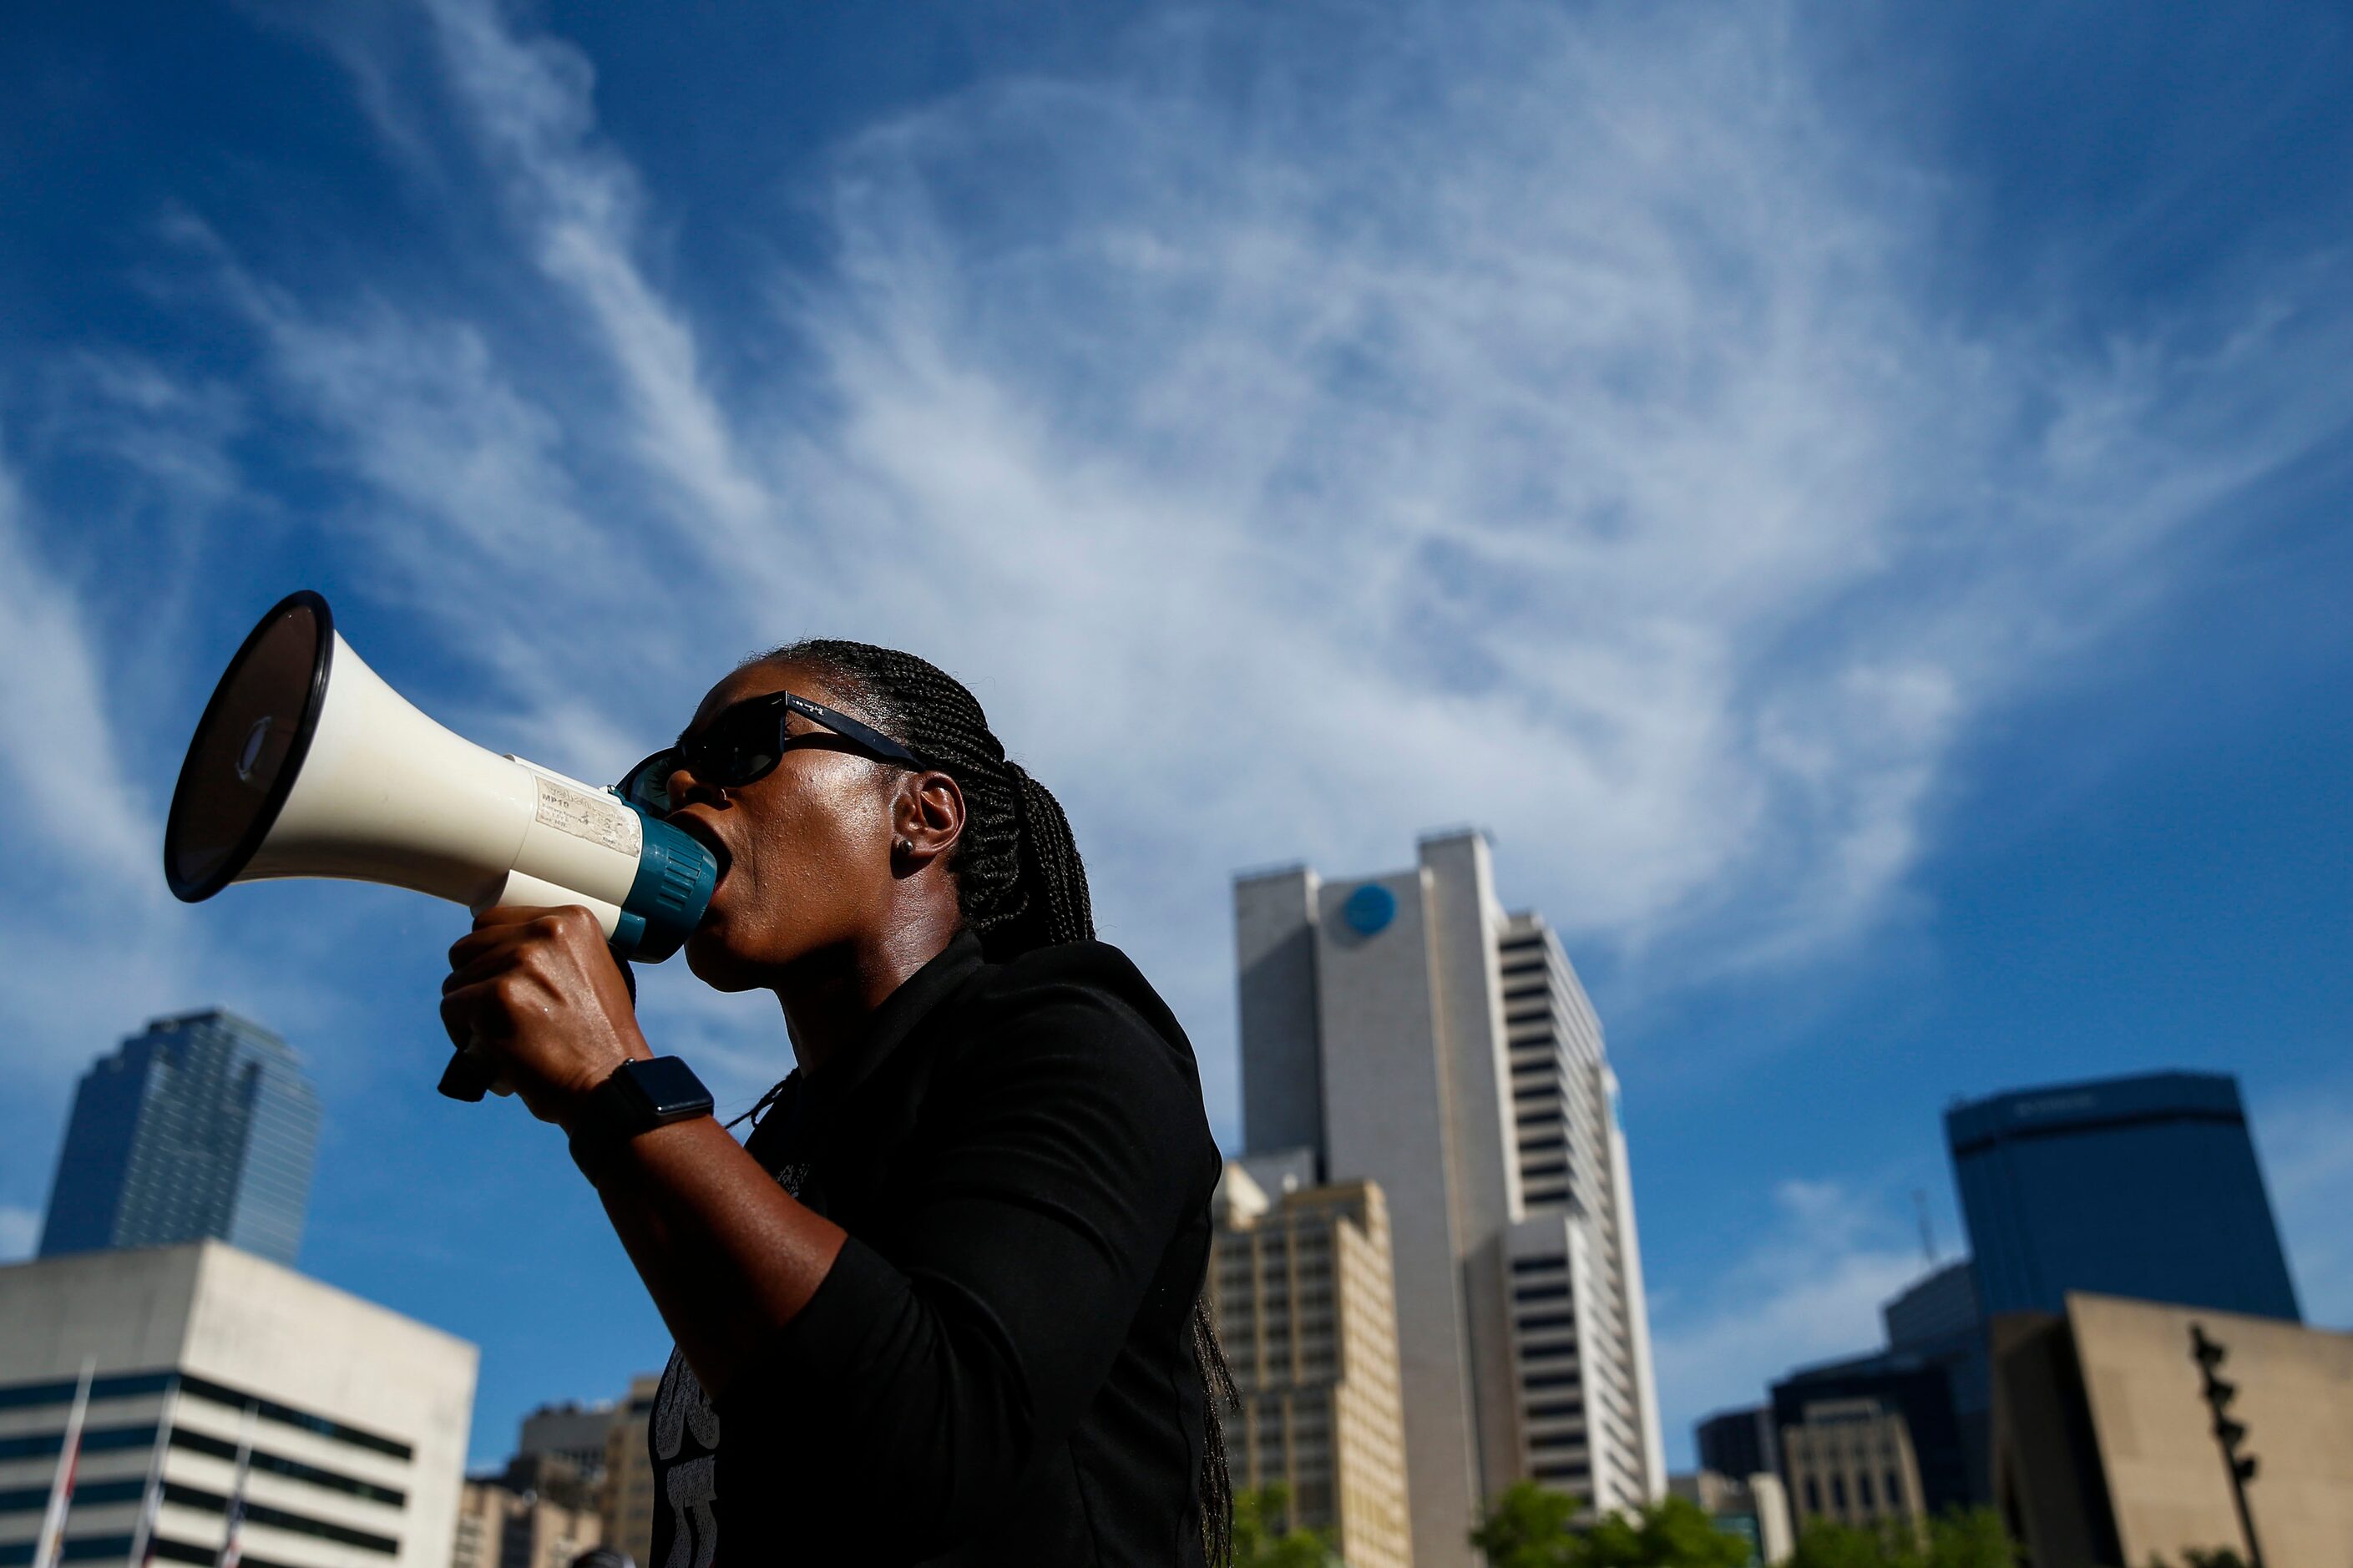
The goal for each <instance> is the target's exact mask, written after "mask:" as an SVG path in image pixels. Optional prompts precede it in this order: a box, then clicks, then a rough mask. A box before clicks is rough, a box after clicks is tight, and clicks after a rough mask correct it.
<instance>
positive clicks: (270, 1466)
mask: <svg viewBox="0 0 2353 1568" xmlns="http://www.w3.org/2000/svg"><path fill="white" fill-rule="evenodd" d="M169 1442H170V1445H171V1446H172V1447H174V1448H185V1449H186V1450H187V1451H189V1452H190V1453H195V1454H206V1455H210V1456H211V1457H213V1458H220V1459H228V1460H232V1461H234V1460H235V1459H236V1458H237V1445H236V1444H234V1443H231V1442H229V1441H227V1439H225V1438H221V1437H216V1436H213V1435H212V1434H211V1433H209V1432H193V1431H190V1430H189V1429H188V1428H186V1427H185V1426H174V1427H173V1428H172V1435H171V1437H170V1438H169ZM64 1446H65V1434H64V1433H63V1432H34V1433H27V1434H26V1435H24V1436H15V1437H0V1459H45V1458H51V1457H53V1456H54V1455H55V1454H56V1453H57V1452H58V1449H60V1448H62V1447H64ZM154 1446H155V1426H154V1424H153V1422H150V1423H148V1424H147V1425H146V1426H100V1427H95V1428H90V1427H85V1428H84V1429H83V1431H82V1435H81V1451H82V1452H83V1453H85V1454H108V1453H121V1451H123V1450H124V1449H133V1450H136V1449H143V1448H152V1447H154ZM247 1462H248V1464H250V1465H251V1467H252V1468H255V1469H257V1470H259V1471H261V1472H263V1473H264V1474H266V1475H273V1476H284V1477H287V1478H288V1479H291V1480H298V1481H303V1482H307V1483H308V1484H310V1485H311V1486H314V1487H321V1488H323V1489H327V1490H329V1491H336V1492H341V1493H343V1495H344V1496H346V1497H354V1498H360V1499H364V1500H366V1501H369V1502H380V1503H388V1504H390V1505H391V1506H392V1507H394V1508H401V1507H404V1506H406V1503H407V1501H408V1499H407V1496H406V1494H405V1493H403V1492H401V1491H399V1490H398V1489H396V1488H393V1487H385V1486H378V1485H376V1484H375V1482H373V1481H364V1480H361V1479H359V1478H358V1477H356V1476H347V1475H344V1474H343V1473H341V1472H340V1471H336V1470H330V1469H323V1468H321V1467H319V1466H317V1465H308V1464H304V1463H303V1462H302V1461H301V1460H300V1459H290V1458H287V1457H285V1456H284V1455H282V1454H273V1453H270V1452H269V1451H268V1450H267V1449H262V1448H256V1449H254V1450H253V1451H252V1453H251V1454H250V1455H249V1456H248V1461H247ZM94 1484H95V1483H94ZM107 1484H109V1485H112V1484H115V1483H111V1482H110V1483H107ZM142 1484H143V1483H142ZM20 1495H22V1496H30V1495H31V1494H30V1493H24V1494H19V1493H16V1492H0V1513H5V1512H9V1511H11V1510H12V1505H11V1503H10V1501H9V1500H10V1499H13V1498H17V1497H19V1496H20ZM40 1495H41V1500H42V1503H43V1504H44V1505H46V1503H47V1497H48V1493H47V1489H46V1488H44V1489H42V1490H41V1494H40ZM74 1495H75V1497H76V1498H78V1499H84V1500H89V1499H90V1488H87V1487H85V1488H82V1489H79V1490H77V1491H76V1492H75V1494H74ZM130 1495H131V1496H132V1497H133V1498H135V1497H136V1496H137V1495H138V1494H137V1492H136V1491H135V1490H134V1491H133V1492H132V1494H130ZM18 1506H23V1507H32V1506H34V1505H32V1504H21V1505H18Z"/></svg>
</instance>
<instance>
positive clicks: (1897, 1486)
mask: <svg viewBox="0 0 2353 1568" xmlns="http://www.w3.org/2000/svg"><path fill="white" fill-rule="evenodd" d="M1887 1506H1888V1507H1890V1508H1902V1507H1904V1506H1905V1503H1904V1479H1903V1478H1902V1477H1900V1476H1898V1475H1897V1474H1896V1473H1895V1472H1894V1470H1890V1471H1888V1472H1887Z"/></svg>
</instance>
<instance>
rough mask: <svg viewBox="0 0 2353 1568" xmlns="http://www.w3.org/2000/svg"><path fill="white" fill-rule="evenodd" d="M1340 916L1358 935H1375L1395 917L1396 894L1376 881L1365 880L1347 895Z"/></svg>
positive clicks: (1383, 929) (1384, 928)
mask: <svg viewBox="0 0 2353 1568" xmlns="http://www.w3.org/2000/svg"><path fill="white" fill-rule="evenodd" d="M1340 916H1341V918H1342V919H1343V920H1345V921H1347V922H1348V929H1349V930H1351V931H1355V932H1356V934H1357V935H1358V936H1375V935H1377V934H1378V933H1380V932H1381V931H1387V930H1388V923H1389V921H1393V920H1395V919H1397V895H1396V894H1395V893H1392V892H1390V891H1389V890H1388V889H1387V888H1384V887H1382V886H1381V885H1380V884H1379V883H1378V882H1367V883H1366V884H1365V885H1364V886H1363V887H1361V888H1358V889H1356V891H1355V892H1353V893H1350V894H1349V895H1348V901H1347V902H1346V903H1345V904H1342V905H1341V906H1340Z"/></svg>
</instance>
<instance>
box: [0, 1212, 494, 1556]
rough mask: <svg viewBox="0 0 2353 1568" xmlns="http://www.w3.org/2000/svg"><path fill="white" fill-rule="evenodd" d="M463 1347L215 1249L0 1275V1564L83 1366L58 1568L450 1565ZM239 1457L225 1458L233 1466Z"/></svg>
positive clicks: (67, 1414) (466, 1372) (35, 1517)
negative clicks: (238, 1506) (137, 1560)
mask: <svg viewBox="0 0 2353 1568" xmlns="http://www.w3.org/2000/svg"><path fill="white" fill-rule="evenodd" d="M475 1360H476V1352H475V1349H474V1347H473V1346H472V1345H470V1344H468V1343H467V1342H465V1341H463V1340H460V1339H458V1338H456V1337H454V1336H452V1335H449V1334H446V1333H443V1332H442V1331H439V1330H438V1329H433V1328H428V1327H427V1326H426V1325H425V1324H423V1323H420V1322H417V1321H414V1320H413V1319H409V1318H405V1317H403V1316H401V1315H400V1314H399V1313H397V1312H395V1311H392V1310H389V1309H388V1308H385V1307H379V1306H376V1305H375V1304H374V1303H373V1302H369V1301H363V1300H360V1299H359V1298H357V1297H355V1296H351V1295H346V1294H345V1293H344V1292H343V1291H341V1290H337V1289H333V1288H332V1287H331V1286H327V1285H322V1284H321V1283H319V1282H318V1281H317V1280H315V1279H306V1278H305V1277H304V1276H302V1275H300V1274H297V1273H295V1272H294V1271H293V1270H292V1269H290V1268H282V1267H280V1265H278V1264H275V1263H272V1262H270V1261H269V1260H268V1259H267V1258H257V1257H255V1256H254V1255H253V1254H251V1253H248V1252H240V1251H238V1250H237V1248H235V1247H227V1246H224V1245H222V1244H221V1243H219V1242H217V1241H201V1242H195V1243H191V1244H188V1245H185V1246H181V1247H142V1248H138V1249H135V1250H107V1251H98V1252H81V1253H75V1254H72V1255H70V1256H68V1257H64V1258H44V1259H42V1260H41V1261H39V1262H37V1263H21V1264H16V1265H15V1266H13V1267H8V1268H0V1501H5V1502H6V1504H7V1505H8V1506H6V1507H5V1508H0V1563H26V1562H30V1561H31V1560H32V1557H33V1550H34V1543H35V1541H36V1540H37V1537H38V1535H39V1533H40V1531H41V1526H42V1521H43V1508H44V1505H45V1503H46V1500H47V1497H48V1495H49V1490H50V1487H51V1484H52V1482H53V1480H54V1479H55V1477H56V1475H57V1472H58V1455H59V1449H60V1448H61V1447H63V1443H64V1439H65V1436H66V1433H67V1431H68V1429H69V1426H71V1418H72V1417H71V1413H72V1406H73V1403H74V1398H75V1394H76V1392H77V1390H78V1389H79V1386H80V1383H81V1373H82V1369H83V1368H84V1367H85V1366H87V1367H89V1369H90V1394H89V1404H88V1406H87V1415H86V1418H85V1420H84V1423H83V1426H82V1429H81V1442H80V1445H79V1455H80V1462H79V1465H78V1466H77V1467H76V1468H75V1485H74V1489H73V1494H72V1508H71V1510H70V1511H69V1513H68V1515H67V1517H66V1521H65V1531H64V1542H65V1551H64V1557H65V1560H66V1561H67V1562H69V1563H84V1562H86V1563H107V1562H112V1563H126V1562H129V1561H131V1560H132V1556H133V1554H134V1551H135V1549H136V1542H138V1539H139V1537H140V1534H141V1524H140V1520H141V1516H142V1508H143V1503H144V1500H145V1499H146V1497H147V1496H148V1492H149V1489H150V1487H151V1484H153V1482H154V1481H155V1480H156V1479H157V1478H158V1477H159V1476H160V1486H159V1487H158V1488H157V1491H158V1495H159V1497H160V1502H161V1506H160V1509H159V1510H158V1514H157V1517H156V1519H155V1520H154V1522H153V1532H152V1537H151V1539H150V1543H149V1549H150V1551H151V1552H152V1554H153V1558H154V1559H155V1561H157V1562H159V1563H197V1564H206V1563H215V1562H216V1561H218V1560H219V1558H220V1554H221V1550H222V1547H223V1545H224V1544H225V1538H226V1537H227V1534H228V1529H229V1516H230V1511H231V1509H232V1505H233V1504H234V1503H235V1502H236V1501H237V1498H238V1495H239V1490H240V1483H239V1477H240V1474H242V1477H243V1480H242V1494H243V1507H242V1515H243V1524H242V1527H241V1531H240V1535H239V1546H240V1549H241V1552H242V1560H243V1562H244V1563H245V1564H246V1568H448V1563H449V1553H450V1544H451V1542H452V1540H453V1539H454V1538H455V1535H456V1527H457V1522H458V1518H457V1516H458V1492H459V1480H460V1473H461V1471H462V1469H463V1468H464V1465H465V1458H466V1434H467V1428H468V1426H469V1425H470V1422H471V1419H472V1415H473V1405H474V1370H475ZM240 1458H242V1464H241V1465H240Z"/></svg>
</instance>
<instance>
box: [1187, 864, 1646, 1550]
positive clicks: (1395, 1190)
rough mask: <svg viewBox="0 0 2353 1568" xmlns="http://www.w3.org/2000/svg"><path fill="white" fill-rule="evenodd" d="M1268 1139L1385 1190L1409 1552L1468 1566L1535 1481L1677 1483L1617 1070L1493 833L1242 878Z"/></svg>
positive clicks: (1249, 1102) (1243, 983)
mask: <svg viewBox="0 0 2353 1568" xmlns="http://www.w3.org/2000/svg"><path fill="white" fill-rule="evenodd" d="M1234 911H1235V930H1236V948H1237V957H1238V959H1239V963H1240V990H1241V1044H1242V1100H1243V1116H1244V1122H1245V1128H1244V1131H1245V1133H1246V1135H1247V1139H1248V1142H1249V1146H1250V1152H1251V1153H1252V1155H1253V1156H1274V1155H1279V1154H1281V1153H1282V1152H1285V1151H1288V1150H1305V1151H1308V1152H1309V1158H1311V1159H1312V1162H1313V1164H1314V1170H1315V1172H1316V1173H1317V1177H1318V1179H1320V1180H1322V1181H1325V1182H1346V1181H1355V1180H1360V1179H1369V1180H1371V1181H1374V1182H1377V1183H1378V1184H1379V1185H1380V1187H1381V1189H1382V1191H1383V1192H1384V1193H1385V1194H1387V1196H1388V1205H1389V1225H1390V1234H1391V1243H1392V1247H1393V1252H1394V1258H1395V1265H1396V1274H1397V1297H1398V1300H1397V1316H1398V1354H1399V1361H1400V1374H1401V1383H1402V1386H1403V1391H1404V1395H1405V1417H1406V1451H1407V1479H1408V1484H1409V1489H1410V1493H1411V1509H1412V1523H1413V1531H1414V1558H1415V1561H1416V1563H1419V1564H1420V1565H1421V1568H1441V1565H1444V1564H1453V1563H1468V1562H1470V1561H1471V1560H1472V1559H1471V1549H1470V1547H1469V1546H1468V1545H1467V1544H1466V1543H1465V1542H1464V1539H1463V1536H1464V1532H1465V1531H1466V1530H1467V1529H1468V1528H1469V1525H1470V1523H1471V1521H1472V1520H1473V1519H1475V1518H1476V1517H1477V1514H1478V1511H1479V1510H1480V1508H1481V1506H1482V1502H1483V1500H1485V1499H1487V1498H1489V1497H1492V1496H1493V1495H1494V1494H1496V1493H1498V1492H1500V1491H1502V1490H1503V1489H1504V1488H1505V1487H1506V1486H1508V1485H1510V1484H1511V1483H1512V1482H1513V1481H1514V1480H1518V1479H1524V1478H1533V1479H1536V1480H1539V1481H1542V1482H1545V1483H1546V1484H1548V1485H1553V1486H1557V1487H1559V1488H1561V1489H1565V1490H1568V1491H1572V1492H1575V1493H1577V1494H1578V1495H1579V1496H1582V1497H1585V1498H1587V1499H1589V1500H1591V1502H1592V1503H1593V1505H1594V1506H1595V1507H1596V1508H1598V1509H1600V1510H1612V1509H1618V1508H1622V1507H1627V1506H1630V1505H1633V1504H1637V1503H1641V1502H1643V1501H1646V1500H1651V1499H1653V1498H1656V1497H1658V1496H1659V1495H1661V1493H1662V1489H1663V1488H1664V1486H1665V1483H1666V1470H1665V1466H1664V1464H1663V1463H1662V1455H1661V1445H1660V1441H1659V1425H1658V1403H1657V1397H1656V1394H1655V1393H1654V1389H1653V1381H1652V1377H1651V1352H1650V1336H1649V1328H1648V1324H1647V1321H1646V1316H1645V1312H1644V1308H1643V1300H1642V1271H1641V1252H1640V1248H1639V1247H1638V1246H1637V1244H1636V1239H1635V1234H1634V1205H1633V1194H1632V1190H1631V1184H1630V1178H1629V1175H1628V1171H1627V1163H1626V1143H1625V1138H1624V1135H1623V1133H1622V1132H1621V1131H1620V1128H1619V1125H1618V1117H1617V1079H1616V1078H1615V1076H1614V1075H1613V1074H1612V1073H1611V1072H1610V1070H1609V1062H1608V1059H1607V1058H1606V1057H1605V1056H1604V1054H1603V1051H1602V1043H1601V1028H1600V1024H1599V1021H1598V1020H1597V1019H1596V1017H1595V1016H1594V1013H1593V1008H1592V1005H1591V1004H1590V1003H1589V1002H1588V1000H1587V999H1586V995H1585V992H1584V989H1583V987H1582V986H1580V985H1579V984H1577V975H1576V972H1575V971H1574V970H1572V969H1571V968H1570V967H1569V964H1568V961H1567V958H1566V957H1565V956H1564V955H1563V953H1562V952H1561V949H1560V943H1559V942H1558V941H1557V939H1556V937H1555V936H1554V935H1553V933H1552V931H1550V930H1549V929H1548V928H1547V927H1546V924H1545V922H1544V921H1543V920H1542V919H1541V918H1540V917H1538V916H1536V915H1534V914H1525V913H1524V914H1507V913H1506V912H1505V911H1504V909H1503V907H1502V906H1501V904H1499V903H1498V902H1497V900H1496V898H1495V894H1494V879H1493V867H1492V864H1491V861H1490V855H1489V848H1488V845H1487V841H1486V839H1485V838H1484V837H1482V836H1480V835H1478V834H1473V833H1458V834H1451V835H1447V836H1443V837H1432V838H1428V839H1425V840H1423V841H1422V844H1421V846H1420V854H1419V864H1418V865H1416V866H1414V867H1413V868H1409V869H1407V870H1402V871H1397V872H1391V873H1388V874H1385V875H1382V876H1378V877H1374V878H1371V879H1365V880H1361V881H1352V882H1345V883H1333V884H1326V883H1325V882H1324V880H1323V879H1321V878H1320V877H1318V876H1317V875H1316V873H1315V872H1314V870H1312V869H1310V868H1304V867H1296V868H1286V869H1282V870H1276V871H1270V872H1264V873H1256V874H1251V875H1247V876H1244V877H1241V878H1240V879H1237V881H1236V883H1235V888H1234Z"/></svg>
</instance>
